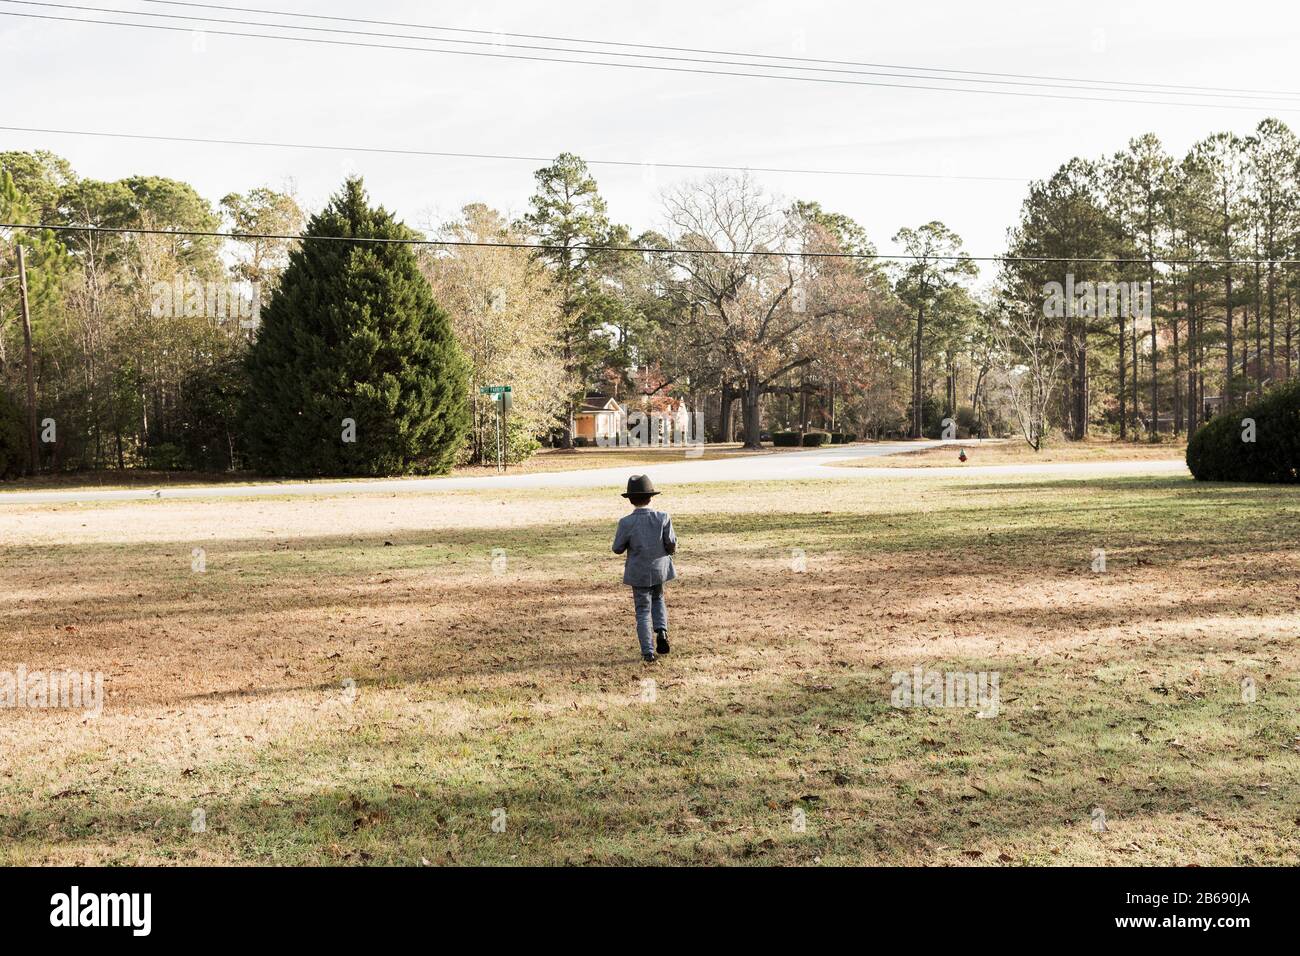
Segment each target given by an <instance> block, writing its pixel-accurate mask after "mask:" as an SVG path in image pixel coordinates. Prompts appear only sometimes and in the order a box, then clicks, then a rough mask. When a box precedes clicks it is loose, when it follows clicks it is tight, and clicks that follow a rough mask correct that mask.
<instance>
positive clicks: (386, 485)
mask: <svg viewBox="0 0 1300 956" xmlns="http://www.w3.org/2000/svg"><path fill="white" fill-rule="evenodd" d="M943 444H948V443H946V442H941V441H919V442H897V443H882V444H873V445H834V446H831V447H829V448H820V449H816V450H813V451H795V452H781V453H776V454H770V455H737V456H736V457H734V458H719V459H713V460H709V461H692V460H690V459H689V458H686V457H685V454H683V456H682V459H681V460H680V461H679V460H677V459H676V458H670V457H667V456H666V457H665V461H664V462H663V463H662V464H656V465H654V466H640V467H637V466H627V465H620V466H617V467H612V468H589V469H585V470H579V471H554V472H542V473H539V474H531V475H489V476H485V477H471V478H384V479H378V480H375V481H294V482H276V483H264V484H254V485H225V484H216V485H196V486H192V487H178V488H161V489H139V488H122V489H105V490H101V489H94V488H83V489H77V490H73V491H20V492H0V505H5V504H38V503H43V502H59V501H142V500H148V499H150V498H169V499H170V498H249V497H256V496H267V495H270V496H285V495H355V494H381V493H382V494H392V493H394V492H402V493H413V492H430V491H457V490H461V489H497V488H499V489H507V488H514V489H522V488H614V487H620V488H621V487H622V486H623V485H624V484H625V483H626V482H627V476H628V475H630V474H634V473H636V472H637V471H640V470H642V468H645V470H648V471H649V472H650V473H651V477H652V478H653V479H654V482H655V484H656V485H657V486H659V487H661V488H666V487H669V486H671V485H679V484H689V483H697V482H734V483H736V484H737V485H741V484H744V483H746V482H752V481H778V480H782V479H784V480H792V479H803V478H833V479H841V480H851V479H862V478H907V477H921V476H930V477H940V476H944V475H956V474H965V475H989V476H992V475H1040V474H1041V475H1052V474H1060V473H1062V472H1070V473H1079V474H1084V475H1125V474H1127V475H1164V474H1178V473H1185V472H1186V470H1187V466H1186V465H1185V464H1184V463H1183V462H1182V461H1176V460H1171V461H1116V462H1088V463H1079V464H1072V463H1062V464H1028V465H983V466H979V465H960V464H956V463H955V462H954V466H953V467H951V468H948V467H927V468H892V467H891V468H867V467H857V468H837V467H834V466H835V465H836V464H837V463H841V462H845V461H852V460H856V459H862V458H878V457H881V456H883V455H893V454H897V453H898V452H902V451H915V450H916V449H918V448H929V447H933V446H935V445H943ZM963 444H968V443H967V442H963ZM954 455H955V453H954ZM977 457H978V451H976V452H975V453H973V454H972V458H977Z"/></svg>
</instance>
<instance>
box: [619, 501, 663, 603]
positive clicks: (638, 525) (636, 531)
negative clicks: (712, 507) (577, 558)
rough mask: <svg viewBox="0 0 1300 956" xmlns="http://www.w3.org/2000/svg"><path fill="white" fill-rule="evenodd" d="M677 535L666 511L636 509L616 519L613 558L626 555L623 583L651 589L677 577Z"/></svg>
mask: <svg viewBox="0 0 1300 956" xmlns="http://www.w3.org/2000/svg"><path fill="white" fill-rule="evenodd" d="M676 550H677V534H676V533H675V532H674V531H673V519H672V518H671V517H669V515H668V513H667V512H666V511H655V510H654V509H653V508H648V507H647V508H637V509H636V510H635V511H633V512H632V513H631V514H628V515H624V516H623V517H622V518H620V519H619V522H618V530H617V531H616V532H615V533H614V547H613V551H614V553H615V554H623V553H624V552H625V551H626V552H627V560H626V561H625V562H624V564H623V583H624V584H627V585H631V586H632V587H637V588H648V587H654V586H655V585H656V584H663V583H664V582H665V581H671V580H673V579H674V578H676V577H677V569H676V568H674V567H673V558H672V555H673V553H674V552H675V551H676Z"/></svg>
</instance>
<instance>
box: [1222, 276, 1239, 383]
mask: <svg viewBox="0 0 1300 956" xmlns="http://www.w3.org/2000/svg"><path fill="white" fill-rule="evenodd" d="M1228 270H1229V271H1228V275H1227V277H1226V278H1225V279H1224V292H1223V295H1224V308H1225V310H1226V313H1227V315H1226V318H1225V320H1224V321H1225V323H1226V324H1225V335H1224V340H1223V345H1224V348H1226V349H1227V355H1226V356H1225V357H1224V363H1223V367H1224V374H1225V376H1226V377H1225V379H1224V382H1223V405H1224V407H1225V408H1226V407H1228V406H1230V405H1232V403H1233V402H1232V399H1233V395H1232V393H1233V388H1232V375H1233V372H1235V371H1236V369H1234V368H1233V364H1232V363H1233V355H1234V354H1235V353H1234V351H1233V346H1234V344H1235V343H1234V342H1233V338H1232V271H1231V270H1232V267H1231V266H1229V267H1228Z"/></svg>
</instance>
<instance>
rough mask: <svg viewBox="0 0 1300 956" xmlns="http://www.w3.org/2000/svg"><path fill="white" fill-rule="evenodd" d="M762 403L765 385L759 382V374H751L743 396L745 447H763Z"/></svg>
mask: <svg viewBox="0 0 1300 956" xmlns="http://www.w3.org/2000/svg"><path fill="white" fill-rule="evenodd" d="M762 403H763V387H762V386H761V385H760V384H759V382H758V376H757V375H754V374H751V375H750V376H749V381H747V382H746V383H745V394H744V395H743V396H742V409H743V413H744V418H745V447H746V448H751V449H755V450H757V449H759V448H762V447H763V441H762V438H761V436H762V433H763V428H762V421H763V414H762V411H763V410H762Z"/></svg>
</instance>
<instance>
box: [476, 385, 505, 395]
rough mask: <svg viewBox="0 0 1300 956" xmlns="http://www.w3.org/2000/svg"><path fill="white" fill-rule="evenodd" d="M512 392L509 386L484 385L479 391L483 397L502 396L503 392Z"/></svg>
mask: <svg viewBox="0 0 1300 956" xmlns="http://www.w3.org/2000/svg"><path fill="white" fill-rule="evenodd" d="M508 391H510V386H509V385H484V386H483V387H482V388H480V389H479V394H481V395H500V394H502V393H503V392H508Z"/></svg>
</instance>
